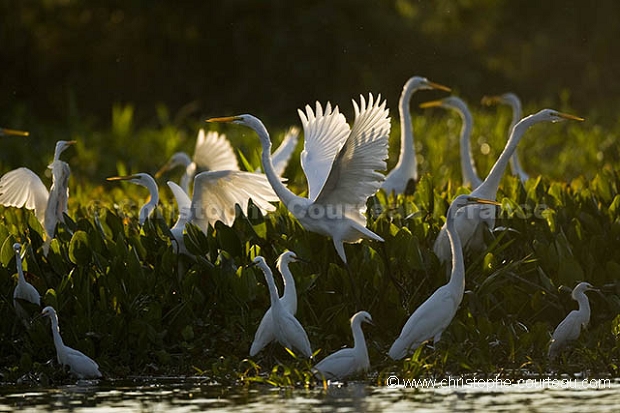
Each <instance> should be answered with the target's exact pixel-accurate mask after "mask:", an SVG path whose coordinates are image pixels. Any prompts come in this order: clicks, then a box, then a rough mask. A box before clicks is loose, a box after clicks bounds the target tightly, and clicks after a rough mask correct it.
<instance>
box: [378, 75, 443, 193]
mask: <svg viewBox="0 0 620 413" xmlns="http://www.w3.org/2000/svg"><path fill="white" fill-rule="evenodd" d="M430 89H439V90H443V91H446V92H450V88H449V87H447V86H443V85H440V84H439V83H434V82H431V81H430V80H428V79H427V78H425V77H420V76H414V77H412V78H410V79H409V80H407V82H406V83H405V85H404V86H403V90H402V92H401V94H400V100H399V101H398V113H399V114H400V157H399V158H398V163H397V164H396V166H394V168H393V169H392V170H391V171H390V172H389V173H388V174H387V176H386V177H385V181H383V184H382V185H381V187H382V188H383V189H384V190H385V192H387V193H390V192H392V191H394V193H395V194H402V193H403V192H405V190H406V189H407V185H408V184H409V182H410V181H413V182H417V181H418V163H417V161H416V157H415V156H416V155H415V146H414V142H413V126H412V124H411V110H410V105H409V104H410V100H411V96H412V95H413V94H414V93H415V92H417V91H418V90H430Z"/></svg>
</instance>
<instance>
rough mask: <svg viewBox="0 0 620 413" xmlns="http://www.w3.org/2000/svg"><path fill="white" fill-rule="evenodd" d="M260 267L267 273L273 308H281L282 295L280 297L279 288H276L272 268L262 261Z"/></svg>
mask: <svg viewBox="0 0 620 413" xmlns="http://www.w3.org/2000/svg"><path fill="white" fill-rule="evenodd" d="M259 267H260V269H261V270H262V271H263V274H265V281H267V288H269V301H270V302H271V308H273V309H275V308H280V306H281V303H280V297H278V289H277V288H276V283H275V282H274V280H273V274H272V273H271V268H269V266H267V264H265V263H260V264H259Z"/></svg>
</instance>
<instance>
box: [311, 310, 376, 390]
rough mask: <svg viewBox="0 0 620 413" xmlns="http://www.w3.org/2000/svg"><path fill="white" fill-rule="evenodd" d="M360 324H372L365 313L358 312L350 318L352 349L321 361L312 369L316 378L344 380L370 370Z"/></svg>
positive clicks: (341, 351) (338, 352) (346, 349)
mask: <svg viewBox="0 0 620 413" xmlns="http://www.w3.org/2000/svg"><path fill="white" fill-rule="evenodd" d="M362 323H370V324H372V317H371V316H370V314H368V313H367V312H366V311H359V312H357V313H355V314H354V315H353V317H351V331H352V332H353V348H343V349H341V350H338V351H337V352H335V353H333V354H331V355H329V356H327V357H325V358H324V359H323V360H321V361H320V362H319V363H318V364H317V365H316V366H314V368H313V371H314V375H315V376H316V377H317V378H324V379H327V380H336V379H344V378H346V377H348V376H350V375H351V374H354V373H356V372H358V371H366V370H368V369H369V368H370V361H369V360H368V349H367V348H366V340H365V339H364V332H363V331H362Z"/></svg>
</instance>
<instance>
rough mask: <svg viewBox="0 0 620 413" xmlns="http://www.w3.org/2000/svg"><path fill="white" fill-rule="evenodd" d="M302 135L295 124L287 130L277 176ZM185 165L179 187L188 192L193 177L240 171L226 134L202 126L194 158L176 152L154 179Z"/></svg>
mask: <svg viewBox="0 0 620 413" xmlns="http://www.w3.org/2000/svg"><path fill="white" fill-rule="evenodd" d="M298 136H299V128H296V127H292V128H290V129H289V130H288V132H287V133H286V136H285V137H284V140H283V141H282V143H281V145H280V146H279V147H278V149H277V150H276V152H275V153H274V154H273V157H274V168H275V170H276V173H277V174H278V175H282V173H283V172H284V169H285V168H286V165H287V164H288V160H289V159H290V157H291V155H292V154H293V151H294V150H295V147H296V146H297V139H298ZM178 166H182V167H183V168H185V172H184V173H183V176H182V177H181V182H180V186H181V188H183V190H184V191H185V193H187V194H189V193H190V183H191V182H192V181H193V179H194V176H196V174H198V173H200V172H204V171H238V170H239V163H238V162H237V157H236V156H235V153H234V151H233V149H232V147H231V146H230V142H229V141H228V139H226V135H223V134H219V133H217V132H215V131H210V132H207V133H205V131H204V130H203V129H200V131H199V132H198V138H197V139H196V148H195V149H194V157H193V159H192V158H190V157H189V155H188V154H187V153H185V152H176V153H175V154H173V155H172V156H171V157H170V159H169V160H168V162H167V163H166V164H165V165H164V166H163V167H162V168H161V169H160V170H159V171H157V173H156V174H155V178H158V177H159V176H161V175H162V174H163V173H164V172H166V171H168V170H170V169H173V168H176V167H178Z"/></svg>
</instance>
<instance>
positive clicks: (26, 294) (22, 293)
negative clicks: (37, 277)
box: [13, 242, 41, 320]
mask: <svg viewBox="0 0 620 413" xmlns="http://www.w3.org/2000/svg"><path fill="white" fill-rule="evenodd" d="M21 249H22V246H21V244H20V243H18V242H16V243H15V244H13V251H15V266H16V267H17V285H16V286H15V290H14V291H13V306H14V307H15V311H16V312H17V315H18V316H19V317H20V318H21V319H22V320H27V319H28V318H29V317H30V315H29V314H28V312H27V311H26V310H25V309H24V307H23V306H22V305H21V303H20V302H19V300H24V301H28V302H29V303H32V304H36V305H38V306H40V305H41V294H39V292H38V291H37V289H36V288H35V287H34V285H32V284H30V283H29V282H28V281H26V277H25V276H24V270H23V267H22V257H21V255H20V252H21Z"/></svg>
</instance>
